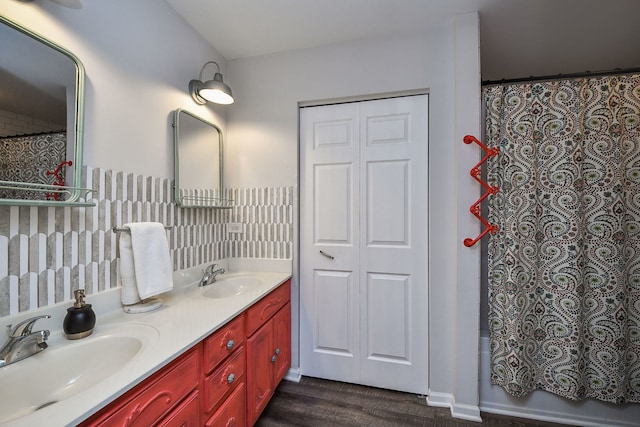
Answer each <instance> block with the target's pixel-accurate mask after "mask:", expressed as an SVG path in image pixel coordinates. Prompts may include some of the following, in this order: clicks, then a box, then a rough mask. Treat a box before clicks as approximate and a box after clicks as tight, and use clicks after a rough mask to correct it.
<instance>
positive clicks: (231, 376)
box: [227, 374, 236, 384]
mask: <svg viewBox="0 0 640 427" xmlns="http://www.w3.org/2000/svg"><path fill="white" fill-rule="evenodd" d="M235 379H236V376H235V375H233V374H229V376H228V377H227V382H228V383H229V384H231V383H232V382H233V381H234V380H235Z"/></svg>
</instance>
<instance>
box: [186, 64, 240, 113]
mask: <svg viewBox="0 0 640 427" xmlns="http://www.w3.org/2000/svg"><path fill="white" fill-rule="evenodd" d="M208 64H215V65H216V67H218V71H217V72H216V74H215V75H214V76H213V80H207V81H205V82H203V81H202V73H203V72H204V69H205V67H206V66H207V65H208ZM189 93H191V97H192V98H193V100H194V101H195V102H196V103H198V104H200V105H203V104H206V103H207V101H209V102H214V103H216V104H225V105H227V104H233V101H234V100H233V95H232V93H231V88H230V87H229V86H227V85H226V84H225V83H224V82H223V81H222V74H220V66H219V65H218V63H217V62H215V61H209V62H207V63H205V64H204V65H203V66H202V70H200V80H191V81H190V82H189Z"/></svg>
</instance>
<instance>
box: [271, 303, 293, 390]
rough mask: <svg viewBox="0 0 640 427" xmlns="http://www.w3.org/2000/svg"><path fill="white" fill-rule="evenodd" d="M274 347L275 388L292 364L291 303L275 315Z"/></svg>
mask: <svg viewBox="0 0 640 427" xmlns="http://www.w3.org/2000/svg"><path fill="white" fill-rule="evenodd" d="M273 340H274V343H273V347H274V356H275V357H276V358H275V361H274V362H273V363H274V366H273V369H274V383H273V388H274V389H275V387H276V386H277V385H278V383H279V382H280V380H282V378H284V376H285V375H286V374H287V371H289V367H290V366H291V304H290V303H287V305H285V306H284V307H282V309H281V310H280V311H279V312H278V313H276V315H275V316H273Z"/></svg>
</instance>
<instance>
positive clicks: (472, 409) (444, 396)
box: [427, 391, 482, 423]
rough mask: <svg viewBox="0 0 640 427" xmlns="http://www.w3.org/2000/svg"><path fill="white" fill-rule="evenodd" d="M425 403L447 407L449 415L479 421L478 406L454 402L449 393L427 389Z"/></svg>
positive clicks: (480, 420)
mask: <svg viewBox="0 0 640 427" xmlns="http://www.w3.org/2000/svg"><path fill="white" fill-rule="evenodd" d="M427 404H428V405H429V406H436V407H439V408H449V409H450V410H451V416H452V417H454V418H458V419H461V420H467V421H476V422H479V423H481V422H482V418H481V417H480V408H479V407H478V406H474V405H463V404H459V403H458V404H456V400H455V398H454V397H453V395H452V394H450V393H438V392H434V391H429V395H428V396H427Z"/></svg>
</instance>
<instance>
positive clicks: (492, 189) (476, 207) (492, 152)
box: [463, 135, 500, 247]
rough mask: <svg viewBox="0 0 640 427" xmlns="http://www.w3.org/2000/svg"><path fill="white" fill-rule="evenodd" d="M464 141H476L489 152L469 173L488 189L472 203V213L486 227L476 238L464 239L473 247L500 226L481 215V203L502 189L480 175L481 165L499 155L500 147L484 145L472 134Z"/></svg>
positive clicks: (466, 244) (467, 142) (465, 243)
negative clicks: (487, 181)
mask: <svg viewBox="0 0 640 427" xmlns="http://www.w3.org/2000/svg"><path fill="white" fill-rule="evenodd" d="M463 142H464V143H465V144H471V143H472V142H475V143H476V144H478V145H479V146H480V148H482V149H483V150H484V151H485V152H486V153H487V154H485V156H484V157H483V158H482V160H480V161H479V162H478V163H477V164H476V165H475V166H474V167H473V168H472V169H471V171H470V172H469V174H470V175H471V176H472V177H473V179H475V180H476V181H478V182H479V183H480V185H482V186H483V187H484V188H485V190H487V191H486V192H485V193H484V194H483V195H482V197H480V198H479V199H478V200H476V202H475V203H474V204H473V205H471V207H470V208H469V211H471V213H472V214H473V215H474V216H475V217H476V218H478V219H479V220H480V222H481V223H483V224H484V225H485V227H486V228H485V229H484V231H483V232H482V233H480V235H479V236H478V237H476V238H475V239H471V238H469V237H467V238H466V239H464V242H463V243H464V245H465V246H466V247H471V246H473V245H475V244H476V242H477V241H478V240H480V239H482V238H483V237H484V236H485V235H486V234H487V233H491V234H496V233H497V232H498V226H497V225H495V224H489V222H488V221H487V220H486V219H484V218H483V217H482V215H480V210H481V208H480V205H481V204H482V202H483V201H484V199H486V198H487V197H489V195H490V194H496V193H497V192H498V191H500V189H499V188H498V187H497V186H491V185H489V184H487V183H486V182H484V180H483V179H482V178H481V177H480V176H481V174H482V170H481V169H480V166H482V164H483V163H484V162H486V161H487V159H488V158H489V157H493V156H497V155H498V154H499V153H500V149H498V148H488V147H487V146H486V145H484V144H483V143H482V142H480V141H479V140H478V139H477V138H476V137H475V136H471V135H467V136H465V137H464V138H463Z"/></svg>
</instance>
